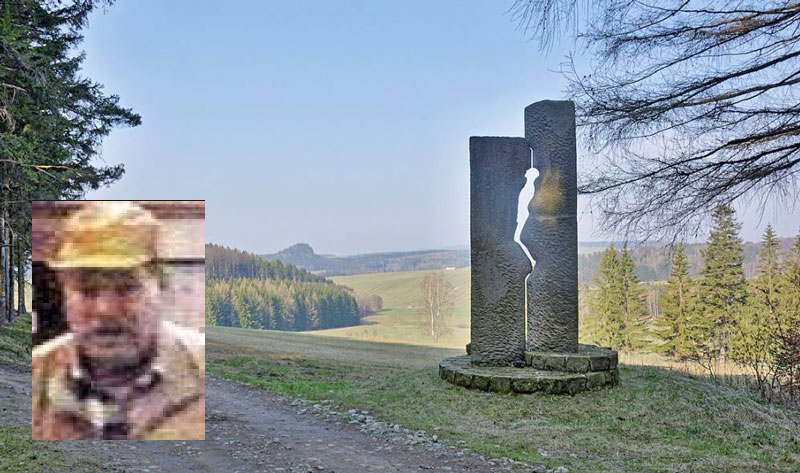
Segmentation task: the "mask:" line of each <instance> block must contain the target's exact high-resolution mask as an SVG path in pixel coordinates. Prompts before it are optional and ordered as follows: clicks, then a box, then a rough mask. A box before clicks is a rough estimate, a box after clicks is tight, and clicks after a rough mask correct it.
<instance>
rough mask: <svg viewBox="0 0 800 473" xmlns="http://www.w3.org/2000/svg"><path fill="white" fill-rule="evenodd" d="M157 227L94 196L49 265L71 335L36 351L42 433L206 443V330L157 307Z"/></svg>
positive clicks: (36, 415)
mask: <svg viewBox="0 0 800 473" xmlns="http://www.w3.org/2000/svg"><path fill="white" fill-rule="evenodd" d="M157 232H158V224H157V221H156V220H155V219H154V218H153V217H152V215H151V214H150V213H149V212H148V211H146V210H144V209H142V208H141V207H139V206H137V205H135V204H131V203H127V202H87V203H86V204H85V205H84V206H83V207H82V208H80V209H79V210H78V211H76V212H75V213H74V214H73V215H72V216H71V217H70V218H69V219H68V221H67V222H66V224H65V226H64V231H63V233H62V238H61V239H60V243H59V245H58V247H57V249H56V251H55V252H54V253H53V255H52V257H51V258H50V260H49V261H48V265H49V266H50V267H51V268H53V269H55V270H56V272H57V276H58V282H59V285H60V287H61V290H62V295H63V311H64V313H65V316H66V321H67V325H68V327H69V331H68V332H67V333H65V334H62V335H60V336H58V337H56V338H54V339H52V340H49V341H47V342H45V343H43V344H42V345H39V346H37V347H36V348H35V349H34V352H33V438H34V440H61V439H173V440H202V439H203V438H204V436H205V428H204V426H205V424H204V421H205V419H204V417H205V402H204V401H205V400H204V396H205V363H204V359H203V342H202V335H201V334H199V333H197V332H194V331H191V330H189V329H184V328H179V327H178V326H176V325H174V324H171V323H169V322H167V321H165V320H163V319H162V317H161V316H160V315H159V313H158V298H159V292H160V279H161V278H160V267H159V263H158V259H157Z"/></svg>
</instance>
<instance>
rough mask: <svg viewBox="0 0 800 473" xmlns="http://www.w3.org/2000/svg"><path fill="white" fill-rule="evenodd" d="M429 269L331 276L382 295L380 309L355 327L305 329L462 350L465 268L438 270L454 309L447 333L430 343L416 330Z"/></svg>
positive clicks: (466, 305)
mask: <svg viewBox="0 0 800 473" xmlns="http://www.w3.org/2000/svg"><path fill="white" fill-rule="evenodd" d="M432 272H433V271H408V272H399V273H372V274H357V275H353V276H337V277H333V278H331V279H332V280H333V281H334V282H335V283H336V284H341V285H344V286H348V287H350V288H352V289H354V290H355V291H356V292H358V293H362V294H376V295H379V296H381V298H383V310H381V311H380V312H379V313H377V314H375V315H371V316H368V317H365V318H364V320H363V324H362V325H360V326H358V327H342V328H337V329H331V330H319V331H313V332H305V333H308V334H310V335H323V336H329V337H345V338H354V339H360V340H372V341H379V342H387V343H408V344H416V345H426V346H437V347H444V348H456V349H461V350H463V349H464V346H465V345H466V343H467V342H468V341H469V292H470V287H469V284H470V277H469V275H470V272H469V268H460V269H455V270H445V271H442V272H443V273H444V275H445V278H446V279H447V280H448V281H450V283H451V284H453V287H454V288H455V291H454V309H453V314H452V316H450V317H449V318H448V321H447V326H448V327H449V329H450V332H449V333H448V334H447V335H445V336H444V337H443V338H441V339H440V340H439V343H436V344H434V343H433V340H432V339H431V338H430V336H429V335H427V334H426V333H424V332H423V331H422V330H420V328H419V325H418V323H417V308H418V307H419V305H420V296H421V289H420V286H421V284H422V280H423V278H424V277H425V275H426V274H429V273H432Z"/></svg>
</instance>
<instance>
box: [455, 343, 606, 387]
mask: <svg viewBox="0 0 800 473" xmlns="http://www.w3.org/2000/svg"><path fill="white" fill-rule="evenodd" d="M525 361H526V366H524V367H522V368H514V367H511V366H476V365H473V364H472V363H471V361H470V357H469V355H464V356H456V357H453V358H445V359H444V360H442V361H441V362H440V363H439V377H440V378H442V379H444V380H445V381H447V382H449V383H452V384H455V385H458V386H463V387H465V388H469V389H480V390H482V391H492V392H500V393H510V392H514V393H533V392H543V393H548V394H575V393H578V392H581V391H586V390H588V389H594V388H599V387H603V386H614V385H616V384H618V383H619V372H618V370H617V352H615V351H613V350H609V349H607V348H602V347H596V346H591V345H581V346H580V349H579V352H578V353H548V352H528V353H526V356H525Z"/></svg>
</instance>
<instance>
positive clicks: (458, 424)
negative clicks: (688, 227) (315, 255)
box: [206, 327, 800, 473]
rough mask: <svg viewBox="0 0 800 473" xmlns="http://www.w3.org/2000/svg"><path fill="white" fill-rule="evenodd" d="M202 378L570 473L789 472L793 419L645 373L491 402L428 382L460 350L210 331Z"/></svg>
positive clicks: (720, 389)
mask: <svg viewBox="0 0 800 473" xmlns="http://www.w3.org/2000/svg"><path fill="white" fill-rule="evenodd" d="M206 343H207V346H206V349H207V369H208V372H209V373H212V374H214V375H218V376H223V377H226V378H229V379H233V380H237V381H240V382H244V383H248V384H251V385H253V386H257V387H260V388H263V389H267V390H269V391H272V392H276V393H283V394H287V395H290V396H297V397H302V398H305V399H309V400H321V399H331V400H332V401H333V402H334V403H335V404H336V405H337V406H339V408H340V409H339V410H341V409H347V408H360V409H368V410H370V411H372V412H374V413H375V414H376V415H377V416H378V417H379V418H380V419H381V420H383V421H386V422H393V423H399V424H401V425H402V426H403V427H405V428H409V429H412V430H417V429H424V430H426V431H428V432H429V433H431V434H434V433H435V434H437V435H439V437H440V438H441V439H442V440H443V441H444V442H446V443H450V444H459V445H461V444H460V443H458V442H459V441H462V442H464V443H463V445H465V446H467V447H468V448H470V449H473V450H477V451H480V452H484V453H486V454H488V455H491V456H498V457H510V458H514V459H516V460H521V461H527V462H529V463H531V464H534V465H538V464H541V465H545V466H547V467H548V468H554V467H557V466H562V465H564V466H567V467H568V468H569V471H570V472H573V473H581V472H634V473H635V472H683V471H691V472H720V471H725V472H748V473H749V472H753V471H759V472H761V471H764V472H767V471H770V472H796V471H800V410H796V409H789V408H785V407H778V406H767V405H765V404H764V403H762V402H760V401H759V400H758V399H757V398H755V397H753V396H751V395H750V394H749V393H747V392H746V391H743V390H739V389H735V388H731V387H727V386H719V385H716V384H713V383H711V382H709V381H708V380H707V379H705V378H702V377H694V376H691V375H688V374H686V373H683V372H680V371H672V370H668V369H664V368H657V367H651V366H629V365H622V366H621V369H620V378H621V384H620V386H619V387H617V388H614V389H606V390H601V391H594V392H586V393H580V394H578V395H575V396H572V397H569V396H567V397H564V396H547V395H497V394H488V393H484V392H474V391H468V390H465V389H463V388H459V387H456V386H452V385H449V384H447V383H444V382H442V381H441V380H439V379H438V376H437V363H438V361H439V360H440V359H441V358H442V357H443V356H448V355H450V354H453V353H461V352H462V350H457V351H455V350H444V349H441V348H432V347H420V346H411V345H402V344H396V343H395V344H391V343H374V342H368V341H361V340H348V339H344V338H329V337H320V336H312V335H308V334H298V333H286V332H268V331H259V330H244V329H231V328H222V327H210V328H208V329H207V333H206Z"/></svg>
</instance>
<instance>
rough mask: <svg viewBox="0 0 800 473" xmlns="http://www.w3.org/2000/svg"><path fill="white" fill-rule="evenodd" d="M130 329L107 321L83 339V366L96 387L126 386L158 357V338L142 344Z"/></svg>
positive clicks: (81, 344) (79, 351)
mask: <svg viewBox="0 0 800 473" xmlns="http://www.w3.org/2000/svg"><path fill="white" fill-rule="evenodd" d="M138 338H139V334H138V333H136V332H135V331H134V330H133V329H132V328H131V327H128V326H125V325H123V324H118V323H114V322H106V323H104V324H103V325H102V326H98V327H96V328H95V329H93V330H92V331H90V332H88V333H86V334H85V335H84V336H83V337H81V340H80V343H79V348H78V355H79V361H80V364H81V367H83V368H84V369H85V370H86V371H87V372H88V374H89V377H90V378H92V380H93V381H94V382H95V383H96V384H97V385H118V384H124V383H126V382H128V381H130V380H132V379H134V378H136V377H137V376H139V375H140V374H141V373H142V372H143V371H144V370H145V369H146V368H147V366H148V365H149V364H150V362H151V361H152V359H153V358H154V356H155V354H156V343H155V337H152V339H151V340H149V341H140V340H139V339H138Z"/></svg>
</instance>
